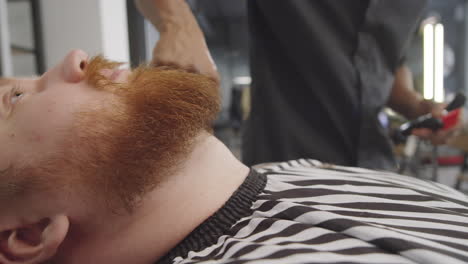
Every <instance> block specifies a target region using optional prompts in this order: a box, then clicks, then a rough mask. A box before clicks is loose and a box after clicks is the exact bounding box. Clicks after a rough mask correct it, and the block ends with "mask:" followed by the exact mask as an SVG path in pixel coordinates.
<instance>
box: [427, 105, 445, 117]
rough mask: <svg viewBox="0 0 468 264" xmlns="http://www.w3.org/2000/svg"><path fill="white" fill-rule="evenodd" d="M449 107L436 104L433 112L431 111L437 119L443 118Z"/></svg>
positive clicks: (433, 106)
mask: <svg viewBox="0 0 468 264" xmlns="http://www.w3.org/2000/svg"><path fill="white" fill-rule="evenodd" d="M446 107H447V104H445V103H444V104H438V103H435V104H433V105H432V110H431V114H432V116H433V117H436V118H442V116H443V115H444V113H445V108H446Z"/></svg>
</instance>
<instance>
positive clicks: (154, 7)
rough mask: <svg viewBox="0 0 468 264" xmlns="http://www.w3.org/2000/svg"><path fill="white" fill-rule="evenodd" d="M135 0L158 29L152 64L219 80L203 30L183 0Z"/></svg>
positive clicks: (139, 8)
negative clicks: (177, 68)
mask: <svg viewBox="0 0 468 264" xmlns="http://www.w3.org/2000/svg"><path fill="white" fill-rule="evenodd" d="M135 4H136V5H137V8H138V10H139V11H140V13H141V14H143V16H145V18H147V19H148V20H149V21H150V22H151V23H152V24H153V25H154V26H155V27H156V29H157V30H158V31H159V33H160V39H159V41H158V43H157V44H156V46H155V47H154V49H153V60H152V65H154V66H164V65H174V66H178V67H181V68H184V69H187V70H189V71H194V72H198V73H201V74H204V75H207V76H208V77H211V78H212V79H214V80H216V81H218V82H219V74H218V71H217V69H216V65H215V63H214V61H213V59H212V58H211V55H210V52H209V50H208V47H207V45H206V42H205V37H204V35H203V32H202V31H201V29H200V27H199V25H198V23H197V21H196V19H195V17H194V16H193V14H192V11H191V10H190V7H189V6H188V4H187V3H186V2H185V0H135Z"/></svg>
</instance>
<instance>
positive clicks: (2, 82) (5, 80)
mask: <svg viewBox="0 0 468 264" xmlns="http://www.w3.org/2000/svg"><path fill="white" fill-rule="evenodd" d="M36 78H37V77H35V76H31V77H21V78H10V77H0V87H3V86H10V85H12V84H15V83H17V82H20V81H21V80H34V79H36Z"/></svg>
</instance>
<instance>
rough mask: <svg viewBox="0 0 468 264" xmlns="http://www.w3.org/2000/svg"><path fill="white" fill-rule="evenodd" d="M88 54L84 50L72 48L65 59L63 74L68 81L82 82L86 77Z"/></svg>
mask: <svg viewBox="0 0 468 264" xmlns="http://www.w3.org/2000/svg"><path fill="white" fill-rule="evenodd" d="M87 63H88V54H86V52H84V51H82V50H72V51H70V53H68V55H67V56H66V57H65V59H64V60H63V65H62V69H63V75H64V78H65V80H66V81H67V82H73V83H76V82H80V81H82V80H83V79H84V77H85V68H86V64H87Z"/></svg>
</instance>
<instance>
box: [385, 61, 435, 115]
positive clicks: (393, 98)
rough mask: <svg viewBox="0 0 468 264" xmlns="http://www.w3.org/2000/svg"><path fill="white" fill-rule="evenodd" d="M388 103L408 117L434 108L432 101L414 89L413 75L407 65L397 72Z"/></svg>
mask: <svg viewBox="0 0 468 264" xmlns="http://www.w3.org/2000/svg"><path fill="white" fill-rule="evenodd" d="M387 104H388V106H389V107H390V108H392V109H393V110H395V111H396V112H398V113H400V114H402V115H403V116H405V117H406V118H408V119H414V118H416V117H418V116H420V115H423V114H426V113H429V112H430V111H431V109H432V102H430V101H426V100H424V99H423V98H422V96H421V95H420V94H419V93H417V92H416V91H414V88H413V75H412V73H411V71H410V69H409V68H408V67H407V66H405V65H403V66H401V67H400V68H398V69H397V70H396V72H395V81H394V83H393V88H392V91H391V93H390V98H389V100H388V103H387Z"/></svg>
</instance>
